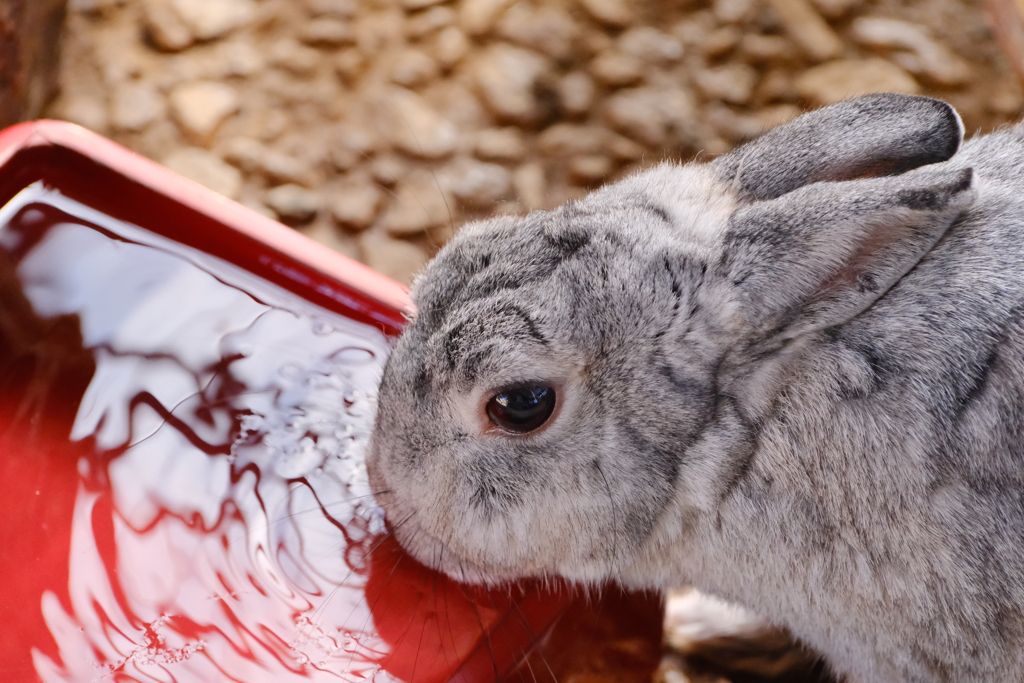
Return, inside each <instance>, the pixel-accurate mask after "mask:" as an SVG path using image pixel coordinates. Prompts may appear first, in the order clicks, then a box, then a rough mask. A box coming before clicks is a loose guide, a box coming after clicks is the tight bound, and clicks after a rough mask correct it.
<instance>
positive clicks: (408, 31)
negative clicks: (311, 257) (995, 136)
mask: <svg viewBox="0 0 1024 683" xmlns="http://www.w3.org/2000/svg"><path fill="white" fill-rule="evenodd" d="M1012 2H1013V0H986V3H987V4H988V5H991V6H993V7H994V6H995V5H997V4H1000V5H1001V6H1002V7H1003V9H1004V10H1006V11H1007V12H1010V13H1011V14H1012V18H1014V19H1019V14H1016V10H1013V9H1012ZM1018 2H1021V0H1018ZM986 3H982V2H981V0H67V2H66V8H65V2H64V1H63V0H0V123H3V124H7V123H11V122H13V121H16V120H20V119H26V118H32V117H36V116H39V115H41V114H42V115H46V116H49V117H52V118H61V119H66V120H69V121H73V122H75V123H78V124H81V125H83V126H85V127H87V128H90V129H92V130H94V131H96V132H98V133H101V134H103V135H106V136H108V137H111V138H113V139H114V140H116V141H118V142H120V143H121V144H123V145H126V146H127V147H129V148H131V149H134V150H136V151H137V152H139V153H141V154H143V155H145V156H147V157H150V158H152V159H154V160H156V161H158V162H160V163H163V164H165V165H167V166H168V167H170V168H172V169H174V170H175V171H177V172H179V173H181V174H183V175H185V176H188V177H190V178H192V179H194V180H196V181H198V182H200V183H202V184H204V185H206V186H208V187H210V188H212V189H213V190H215V191H217V192H220V193H221V194H223V195H225V196H227V197H230V198H232V199H236V200H238V201H240V202H242V203H243V204H246V205H247V206H249V207H251V208H253V209H255V210H257V211H259V212H261V213H264V214H267V215H269V216H272V217H274V218H277V219H279V220H281V221H282V222H284V223H286V224H288V225H291V226H293V227H294V228H295V229H297V230H299V231H301V232H303V233H305V234H307V235H309V236H310V237H312V238H313V239H315V240H317V241H319V242H321V243H323V244H326V245H328V246H330V247H331V248H334V249H336V250H338V251H340V252H342V253H344V254H347V255H349V256H351V257H353V258H356V259H359V260H361V261H363V262H364V263H366V264H368V265H369V266H371V267H372V268H375V269H377V270H379V271H381V272H383V273H385V274H387V275H389V276H391V277H393V278H395V279H397V280H399V281H401V282H403V283H406V284H408V283H409V282H410V281H411V279H412V277H413V275H414V274H415V273H416V271H418V270H419V269H420V268H421V267H422V266H423V265H424V264H425V263H426V261H427V260H428V259H429V258H430V257H431V256H432V255H433V253H434V252H436V250H437V249H438V248H439V247H440V246H441V245H442V244H444V242H445V241H446V240H447V239H448V238H450V237H451V235H452V234H453V233H454V231H456V230H457V229H458V227H459V225H461V224H462V223H464V222H465V221H467V220H471V219H474V218H479V217H485V216H489V215H493V214H496V213H505V212H525V211H529V210H532V209H537V208H550V207H553V206H556V205H558V204H560V203H562V202H563V201H565V200H566V199H569V198H572V197H576V196H579V195H581V194H583V193H585V192H586V191H587V190H588V189H591V188H593V187H596V186H597V185H600V184H601V183H604V182H607V181H610V180H614V179H615V178H618V177H621V176H623V175H625V174H628V173H631V172H633V171H635V170H637V169H640V168H643V167H645V166H649V165H651V164H654V163H657V162H658V161H660V160H662V159H679V160H689V159H693V158H708V157H711V156H714V155H717V154H721V153H723V152H726V151H728V150H729V149H731V148H732V147H734V146H735V145H737V144H740V143H742V142H744V141H745V140H748V139H750V138H752V137H754V136H756V135H758V134H759V133H760V132H762V131H763V130H765V129H766V128H768V127H770V126H773V125H776V124H779V123H782V122H785V121H786V120H788V119H790V118H792V117H794V116H796V115H797V114H798V113H800V112H801V111H803V110H805V109H807V108H812V107H816V106H820V105H824V104H829V103H831V102H835V101H837V100H840V99H843V98H845V97H848V96H852V95H856V94H861V93H865V92H872V91H897V92H906V93H922V94H928V95H933V96H936V97H941V98H944V99H946V100H948V101H950V102H952V103H953V104H954V105H955V106H956V107H957V108H958V109H959V110H960V112H961V114H962V115H963V117H964V121H965V123H966V125H967V129H968V131H971V132H974V131H987V130H991V129H992V128H995V127H997V126H999V125H1002V124H1005V123H1007V122H1011V121H1014V120H1016V119H1017V118H1018V117H1019V116H1020V115H1021V113H1022V109H1024V97H1022V94H1021V87H1020V84H1019V80H1018V78H1017V76H1016V75H1015V73H1014V71H1013V70H1012V69H1011V66H1010V65H1011V64H1013V63H1018V62H1019V63H1021V64H1022V65H1024V61H1021V55H1017V59H1016V60H1014V59H1013V58H1012V57H1013V55H1012V54H1011V58H1010V59H1007V58H1006V57H1004V55H1003V53H1002V52H1001V50H1000V47H999V45H997V43H996V41H995V39H994V37H993V31H992V27H993V26H994V27H995V28H997V29H999V31H998V32H999V33H1000V35H1001V36H1002V37H1004V43H1006V42H1007V41H1009V42H1011V43H1012V42H1013V40H1014V39H1016V40H1018V42H1019V43H1020V45H1019V47H1021V48H1022V49H1024V32H1021V31H1018V33H1017V34H1014V33H1013V30H1016V29H1013V30H1010V29H1012V28H1013V27H1011V26H1010V25H1009V24H1008V23H1006V22H1004V21H997V22H994V23H993V22H991V20H990V19H989V18H988V15H987V14H986V11H985V7H986ZM1021 6H1022V7H1024V3H1021ZM1007 8H1009V9H1007ZM989 9H990V10H991V7H989ZM65 10H66V17H65ZM1004 16H1011V15H1010V14H1008V15H1004ZM62 22H63V36H62V38H61V40H60V42H59V43H58V35H59V34H60V30H61V24H62ZM1014 35H1016V38H1014ZM1006 36H1009V38H1006ZM58 45H59V47H60V50H57V49H56V48H57V47H58ZM1011 52H1012V50H1011ZM58 55H60V60H59V63H58V61H57V57H58ZM57 86H59V88H58V87H57ZM709 605H710V606H709ZM668 612H669V613H668V620H667V623H666V625H667V630H666V637H667V641H668V644H669V649H668V650H667V654H666V655H665V656H664V658H663V659H662V662H661V666H660V669H659V670H658V673H657V674H656V675H655V677H656V679H657V680H658V681H660V682H661V683H687V682H690V683H708V682H711V681H715V682H722V681H725V682H728V681H734V682H737V683H738V682H741V681H768V680H775V681H783V680H791V681H798V680H799V681H813V680H824V677H823V676H824V675H823V674H822V671H821V667H820V665H816V664H815V661H814V657H813V655H807V654H805V653H802V652H801V651H800V650H799V649H794V648H793V646H792V644H791V643H790V641H789V640H788V639H787V638H786V636H785V634H783V633H780V632H778V631H773V630H771V629H766V628H765V627H764V626H763V625H761V624H759V623H758V622H757V621H756V620H754V619H752V618H751V617H750V615H745V614H743V613H742V612H737V611H736V610H735V609H733V608H729V607H728V606H722V605H715V604H714V603H713V601H712V602H711V603H709V602H707V601H706V600H703V599H702V598H700V597H699V596H696V595H695V594H693V593H680V594H678V595H676V596H674V597H673V598H672V599H671V600H670V603H669V610H668ZM602 628H604V627H603V626H601V624H595V625H593V628H592V629H591V630H589V631H587V630H583V631H581V633H585V634H587V635H586V639H587V642H594V643H595V645H594V650H593V652H590V653H585V654H586V655H587V656H584V657H578V658H577V660H578V662H577V663H576V664H572V665H571V666H570V665H567V666H568V669H567V670H566V672H565V673H564V675H562V676H561V677H562V679H563V680H565V681H570V682H571V683H605V682H608V683H610V682H611V681H620V682H621V681H634V680H640V679H639V678H638V675H637V673H636V672H638V671H642V670H649V668H650V658H651V653H650V652H649V651H647V650H645V649H644V647H643V643H642V642H641V641H638V640H637V639H636V638H633V639H632V640H631V639H630V638H627V637H625V636H621V637H620V636H616V635H608V636H600V635H594V634H600V633H602V632H603V631H602V630H601V629H602ZM581 637H582V636H581ZM597 641H601V642H600V644H599V645H598V644H596V643H597ZM637 643H640V644H639V645H638V644H637ZM654 656H655V657H656V658H657V657H659V656H660V655H658V654H657V653H655V655H654ZM574 661H576V660H574ZM643 677H647V678H649V677H648V676H647V674H644V676H643ZM643 677H641V678H643Z"/></svg>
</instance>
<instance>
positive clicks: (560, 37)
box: [497, 2, 579, 60]
mask: <svg viewBox="0 0 1024 683" xmlns="http://www.w3.org/2000/svg"><path fill="white" fill-rule="evenodd" d="M497 32H498V35H499V36H500V37H502V38H505V39H507V40H509V41H511V42H513V43H517V44H519V45H522V46H523V47H528V48H531V49H534V50H537V51H538V52H543V53H544V54H546V55H547V56H549V57H551V58H553V59H556V60H567V59H569V58H571V57H572V56H573V46H574V42H575V40H576V38H577V37H578V36H579V27H578V26H577V25H576V22H575V21H573V18H572V15H570V14H569V13H568V12H567V11H565V9H564V8H562V7H558V6H553V5H542V6H539V7H538V6H536V5H533V4H530V3H528V2H518V3H516V4H514V5H512V7H511V8H509V10H508V11H507V12H506V13H505V16H504V18H503V19H502V20H501V22H500V23H499V24H498V31H497Z"/></svg>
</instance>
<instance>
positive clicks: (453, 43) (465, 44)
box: [433, 26, 469, 69]
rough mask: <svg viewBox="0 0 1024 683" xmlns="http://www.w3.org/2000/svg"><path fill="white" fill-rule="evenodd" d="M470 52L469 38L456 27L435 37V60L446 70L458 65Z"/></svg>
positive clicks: (449, 28) (442, 31) (451, 27)
mask: <svg viewBox="0 0 1024 683" xmlns="http://www.w3.org/2000/svg"><path fill="white" fill-rule="evenodd" d="M468 52H469V38H467V37H466V34H465V33H463V32H462V31H460V30H459V29H458V28H456V27H455V26H449V27H448V28H446V29H443V30H441V31H440V32H439V33H438V34H437V36H435V37H434V42H433V53H434V58H435V59H436V60H437V63H438V64H439V65H441V67H442V68H444V69H450V68H452V67H453V66H455V65H456V64H458V63H459V62H460V61H462V58H463V57H465V56H466V54H467V53H468Z"/></svg>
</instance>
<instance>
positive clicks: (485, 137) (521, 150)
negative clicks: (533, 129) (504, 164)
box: [473, 126, 526, 161]
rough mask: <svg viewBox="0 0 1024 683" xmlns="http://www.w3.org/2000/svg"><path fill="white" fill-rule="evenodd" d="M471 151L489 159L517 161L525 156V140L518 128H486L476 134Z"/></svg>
mask: <svg viewBox="0 0 1024 683" xmlns="http://www.w3.org/2000/svg"><path fill="white" fill-rule="evenodd" d="M473 151H474V152H475V153H476V155H477V156H478V157H480V158H481V159H486V160H489V161H519V160H520V159H522V158H523V157H525V156H526V141H525V140H524V139H523V133H522V131H521V130H520V129H518V128H515V127H513V126H509V127H507V128H487V129H486V130H482V131H480V132H478V133H477V134H476V140H475V142H474V144H473Z"/></svg>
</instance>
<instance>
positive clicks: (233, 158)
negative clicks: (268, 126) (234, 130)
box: [223, 137, 316, 185]
mask: <svg viewBox="0 0 1024 683" xmlns="http://www.w3.org/2000/svg"><path fill="white" fill-rule="evenodd" d="M223 156H224V159H226V160H227V161H228V162H229V163H231V164H233V165H234V166H237V167H239V168H241V169H242V170H243V171H245V172H246V173H260V174H262V175H265V176H266V177H268V178H269V179H271V180H273V181H276V182H285V183H295V184H305V185H310V184H313V183H315V181H316V177H315V174H314V173H313V170H312V168H311V167H310V165H309V164H308V163H306V162H303V161H302V160H300V159H298V158H296V157H293V156H291V155H287V154H285V153H283V152H280V151H278V150H273V148H271V147H267V146H266V145H264V144H263V143H262V142H260V141H259V140H254V139H252V138H249V137H232V138H231V139H229V140H227V141H226V142H225V143H224V145H223Z"/></svg>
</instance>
